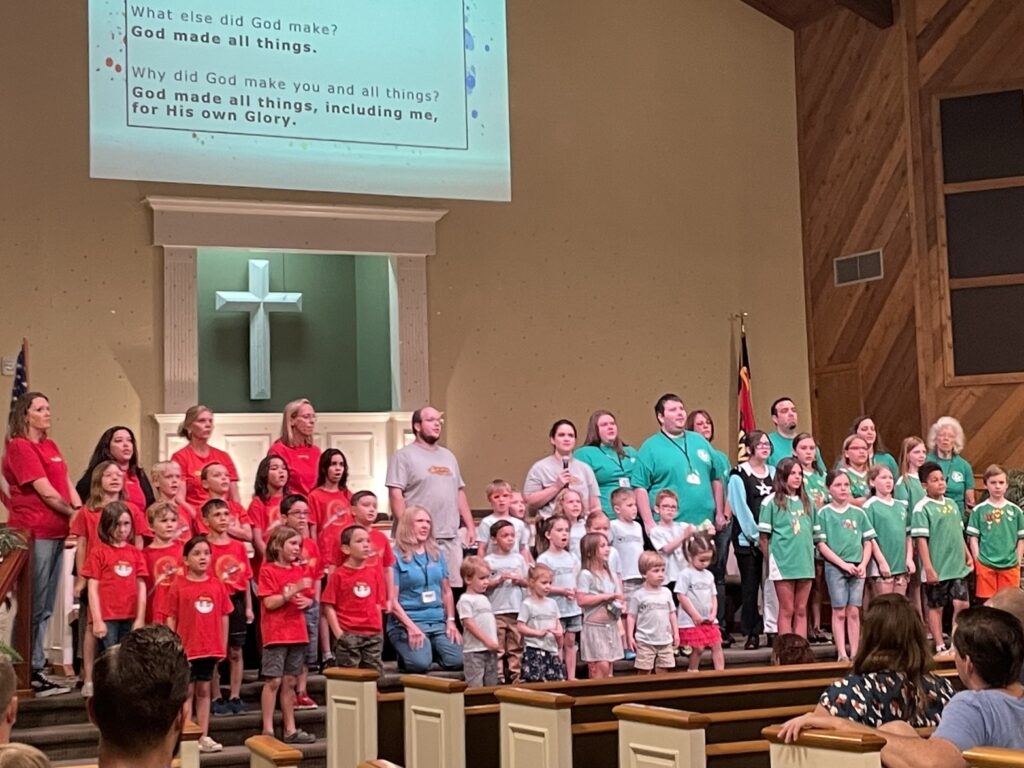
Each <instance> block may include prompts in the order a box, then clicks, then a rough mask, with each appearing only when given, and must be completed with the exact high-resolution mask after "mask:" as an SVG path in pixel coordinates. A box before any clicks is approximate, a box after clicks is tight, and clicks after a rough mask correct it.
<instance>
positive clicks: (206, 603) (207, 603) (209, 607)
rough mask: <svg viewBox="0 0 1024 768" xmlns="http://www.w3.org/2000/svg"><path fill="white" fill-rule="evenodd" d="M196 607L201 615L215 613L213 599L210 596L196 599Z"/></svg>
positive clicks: (201, 596)
mask: <svg viewBox="0 0 1024 768" xmlns="http://www.w3.org/2000/svg"><path fill="white" fill-rule="evenodd" d="M195 606H196V611H198V612H199V613H213V598H212V597H210V596H209V595H200V596H199V597H197V598H196V602H195Z"/></svg>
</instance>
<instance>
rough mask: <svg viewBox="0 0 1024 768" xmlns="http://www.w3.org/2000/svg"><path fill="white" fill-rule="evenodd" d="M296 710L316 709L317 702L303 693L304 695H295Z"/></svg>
mask: <svg viewBox="0 0 1024 768" xmlns="http://www.w3.org/2000/svg"><path fill="white" fill-rule="evenodd" d="M295 708H296V709H316V702H315V701H313V700H312V699H311V698H310V697H309V694H308V693H306V692H305V691H303V692H302V693H296V694H295Z"/></svg>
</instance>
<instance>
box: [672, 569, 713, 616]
mask: <svg viewBox="0 0 1024 768" xmlns="http://www.w3.org/2000/svg"><path fill="white" fill-rule="evenodd" d="M676 594H677V595H680V596H682V597H686V598H687V599H689V601H690V602H691V603H693V607H694V608H695V609H696V610H697V613H698V614H700V616H701V617H702V618H704V619H713V618H714V616H712V615H711V601H712V600H714V598H715V577H714V576H712V575H711V569H709V568H705V569H704V570H703V571H698V570H697V569H695V568H691V567H690V566H689V565H687V566H686V567H685V568H683V570H681V571H680V572H679V578H678V579H676ZM679 626H680V627H681V628H685V627H692V626H694V623H693V619H691V618H690V614H688V613H687V612H686V611H684V610H683V606H682V605H680V606H679Z"/></svg>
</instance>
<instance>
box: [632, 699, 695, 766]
mask: <svg viewBox="0 0 1024 768" xmlns="http://www.w3.org/2000/svg"><path fill="white" fill-rule="evenodd" d="M614 712H615V716H616V717H617V718H618V741H619V748H618V755H619V766H620V768H621V767H622V766H632V765H643V764H645V763H646V764H652V763H654V764H657V765H660V766H665V768H694V766H700V765H703V764H704V729H705V728H706V727H707V725H708V722H709V721H708V718H707V716H706V715H699V714H697V713H695V712H683V711H681V710H678V709H667V708H665V707H646V706H644V705H642V704H620V705H619V706H617V707H616V708H615V709H614Z"/></svg>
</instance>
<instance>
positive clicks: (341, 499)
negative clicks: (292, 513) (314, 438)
mask: <svg viewBox="0 0 1024 768" xmlns="http://www.w3.org/2000/svg"><path fill="white" fill-rule="evenodd" d="M316 485H317V487H316V488H314V489H313V490H312V491H310V494H309V529H310V532H311V534H312V536H313V537H314V538H316V539H317V540H320V537H321V533H322V532H323V530H324V527H325V526H326V525H327V523H328V522H331V521H333V520H334V519H335V518H337V517H344V516H346V515H347V513H348V510H349V507H350V506H351V503H352V493H351V492H350V491H349V489H348V460H347V459H346V458H345V454H344V453H342V452H341V451H339V450H338V449H337V448H328V449H327V450H326V451H324V452H323V453H321V454H320V464H319V472H318V474H317V479H316ZM342 530H343V528H341V529H339V530H338V534H339V535H340V534H341V531H342ZM320 549H321V551H323V547H321V548H320ZM338 562H341V561H340V560H339V561H338ZM335 565H337V563H335Z"/></svg>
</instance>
